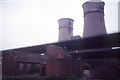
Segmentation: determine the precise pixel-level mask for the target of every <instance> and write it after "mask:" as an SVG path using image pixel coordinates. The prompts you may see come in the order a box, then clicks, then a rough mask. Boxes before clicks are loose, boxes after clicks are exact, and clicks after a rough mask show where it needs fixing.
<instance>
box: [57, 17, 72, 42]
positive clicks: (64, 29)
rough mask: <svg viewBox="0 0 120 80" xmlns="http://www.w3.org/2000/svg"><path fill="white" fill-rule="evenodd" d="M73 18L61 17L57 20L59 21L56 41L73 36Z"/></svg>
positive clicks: (69, 38)
mask: <svg viewBox="0 0 120 80" xmlns="http://www.w3.org/2000/svg"><path fill="white" fill-rule="evenodd" d="M73 22H74V20H73V19H70V18H62V19H59V20H58V23H59V39H58V41H65V40H71V37H72V36H73Z"/></svg>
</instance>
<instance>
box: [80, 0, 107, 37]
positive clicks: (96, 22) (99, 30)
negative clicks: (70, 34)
mask: <svg viewBox="0 0 120 80" xmlns="http://www.w3.org/2000/svg"><path fill="white" fill-rule="evenodd" d="M104 5H105V3H104V2H102V1H100V0H99V1H98V2H96V0H91V1H88V2H85V3H84V4H83V5H82V7H83V11H84V32H83V37H84V38H85V37H93V36H99V35H104V34H107V32H106V28H105V21H104Z"/></svg>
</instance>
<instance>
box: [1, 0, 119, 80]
mask: <svg viewBox="0 0 120 80" xmlns="http://www.w3.org/2000/svg"><path fill="white" fill-rule="evenodd" d="M94 1H96V0H91V1H87V2H85V3H84V4H83V5H82V7H83V12H84V32H83V38H82V37H80V36H73V23H74V20H73V19H71V18H61V19H59V20H58V24H59V35H58V42H55V43H48V44H43V45H37V46H29V47H24V48H18V49H12V50H6V51H2V53H3V62H2V63H3V64H4V65H2V66H3V74H4V75H12V74H11V73H13V71H11V70H10V69H13V68H12V67H9V65H10V66H13V65H14V64H12V63H15V64H17V62H19V60H20V61H22V63H24V64H36V65H37V64H39V66H40V67H39V68H38V69H39V71H38V72H36V73H37V74H38V75H37V77H51V76H52V77H53V76H54V77H59V78H60V77H64V78H65V77H70V76H74V77H78V78H81V77H84V76H85V75H84V71H85V72H87V71H88V73H89V76H87V77H88V78H91V79H118V78H120V77H119V76H120V56H119V51H120V44H119V42H118V39H119V35H120V33H119V32H118V33H113V34H107V32H106V28H105V22H104V5H105V3H104V2H103V1H100V0H99V2H94ZM97 1H98V0H97ZM11 52H12V54H11ZM17 54H19V55H17ZM26 54H27V55H26ZM22 55H24V56H22ZM30 55H31V58H30ZM7 57H8V58H7ZM9 62H11V63H9ZM14 67H16V68H17V69H16V73H17V75H18V74H19V75H21V74H22V73H24V74H27V75H28V73H30V74H31V72H30V71H23V72H21V73H19V71H17V70H18V69H19V65H17V66H16V65H14ZM7 70H8V71H7ZM14 73H15V72H14ZM85 74H86V73H85ZM13 75H16V74H13ZM31 76H32V77H33V76H34V74H33V73H32V74H31ZM85 77H86V76H85Z"/></svg>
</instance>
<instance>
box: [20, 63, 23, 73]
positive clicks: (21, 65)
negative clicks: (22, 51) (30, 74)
mask: <svg viewBox="0 0 120 80" xmlns="http://www.w3.org/2000/svg"><path fill="white" fill-rule="evenodd" d="M23 66H24V64H23V63H19V70H20V71H22V70H23Z"/></svg>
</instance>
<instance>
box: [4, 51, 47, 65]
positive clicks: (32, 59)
mask: <svg viewBox="0 0 120 80" xmlns="http://www.w3.org/2000/svg"><path fill="white" fill-rule="evenodd" d="M6 53H7V54H10V55H11V56H12V57H13V58H14V60H15V61H17V62H28V63H41V64H46V60H47V57H46V56H45V55H41V54H35V53H24V52H19V51H7V52H6Z"/></svg>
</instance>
